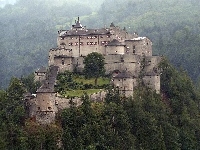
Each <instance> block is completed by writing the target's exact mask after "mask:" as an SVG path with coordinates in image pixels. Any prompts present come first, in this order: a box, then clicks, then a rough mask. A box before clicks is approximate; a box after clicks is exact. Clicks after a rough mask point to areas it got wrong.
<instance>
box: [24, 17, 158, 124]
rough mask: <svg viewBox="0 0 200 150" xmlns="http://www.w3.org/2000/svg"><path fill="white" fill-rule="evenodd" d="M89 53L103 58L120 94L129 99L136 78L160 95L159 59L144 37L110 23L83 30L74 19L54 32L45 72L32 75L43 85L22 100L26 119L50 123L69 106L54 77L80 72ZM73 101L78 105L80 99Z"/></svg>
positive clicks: (136, 83)
mask: <svg viewBox="0 0 200 150" xmlns="http://www.w3.org/2000/svg"><path fill="white" fill-rule="evenodd" d="M92 52H98V53H100V54H102V55H103V56H104V58H105V69H106V74H111V75H112V80H111V84H113V85H114V86H116V87H118V88H119V92H120V93H121V94H124V95H125V96H131V95H132V94H133V92H134V89H135V88H136V87H137V85H138V78H140V79H141V80H142V82H143V83H144V84H145V85H146V86H148V87H150V88H152V89H153V90H155V91H156V92H157V93H159V92H160V74H159V70H158V64H159V62H160V61H161V57H159V56H152V42H151V41H150V40H149V39H148V38H147V37H139V36H138V35H137V33H134V34H129V33H128V32H127V31H126V29H125V28H124V29H120V28H119V27H117V26H115V25H114V24H113V23H111V25H110V27H109V28H102V29H87V28H86V27H85V26H83V25H81V23H80V20H79V17H78V20H77V21H75V24H74V25H72V28H71V29H70V30H60V31H58V38H57V48H53V49H50V51H49V58H48V65H49V67H48V69H47V70H46V69H45V68H41V69H39V70H37V71H36V72H35V75H36V80H39V81H42V82H43V85H42V86H41V87H40V88H39V89H38V90H37V93H36V96H31V95H28V96H27V97H26V102H27V103H26V105H27V109H28V112H29V116H30V117H35V119H36V121H37V122H39V123H43V124H45V123H51V122H53V121H54V119H55V116H56V113H57V112H58V110H62V109H64V108H66V107H68V106H69V104H68V103H69V100H68V99H65V98H60V97H59V96H57V94H56V93H55V91H54V84H55V82H56V76H57V74H58V73H59V72H64V71H66V70H68V71H74V70H76V71H79V72H81V71H82V70H83V68H84V64H83V60H84V57H85V56H87V55H88V54H90V53H92ZM97 95H98V94H97ZM104 96H105V94H104ZM76 101H77V105H80V100H79V99H76Z"/></svg>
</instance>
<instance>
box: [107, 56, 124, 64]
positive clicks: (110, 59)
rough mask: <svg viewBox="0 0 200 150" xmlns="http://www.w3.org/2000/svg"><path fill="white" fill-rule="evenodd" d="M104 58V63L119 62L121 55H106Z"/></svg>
mask: <svg viewBox="0 0 200 150" xmlns="http://www.w3.org/2000/svg"><path fill="white" fill-rule="evenodd" d="M104 58H105V63H114V62H118V63H119V62H121V55H106V56H104Z"/></svg>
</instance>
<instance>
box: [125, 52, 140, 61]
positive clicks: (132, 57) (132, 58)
mask: <svg viewBox="0 0 200 150" xmlns="http://www.w3.org/2000/svg"><path fill="white" fill-rule="evenodd" d="M123 60H124V62H126V63H138V62H140V60H141V56H138V55H130V54H124V55H123Z"/></svg>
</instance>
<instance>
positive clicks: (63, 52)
mask: <svg viewBox="0 0 200 150" xmlns="http://www.w3.org/2000/svg"><path fill="white" fill-rule="evenodd" d="M60 55H61V56H62V55H66V56H72V51H71V50H70V49H51V50H50V51H49V60H48V61H49V66H51V65H54V64H55V62H54V57H55V56H60Z"/></svg>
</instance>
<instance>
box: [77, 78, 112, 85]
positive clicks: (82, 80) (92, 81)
mask: <svg viewBox="0 0 200 150" xmlns="http://www.w3.org/2000/svg"><path fill="white" fill-rule="evenodd" d="M73 79H74V81H75V82H77V83H83V84H92V85H94V84H95V78H91V79H85V77H84V76H78V77H74V78H73ZM109 83H110V79H109V78H102V77H100V78H98V80H97V85H99V86H101V85H104V84H109Z"/></svg>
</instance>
